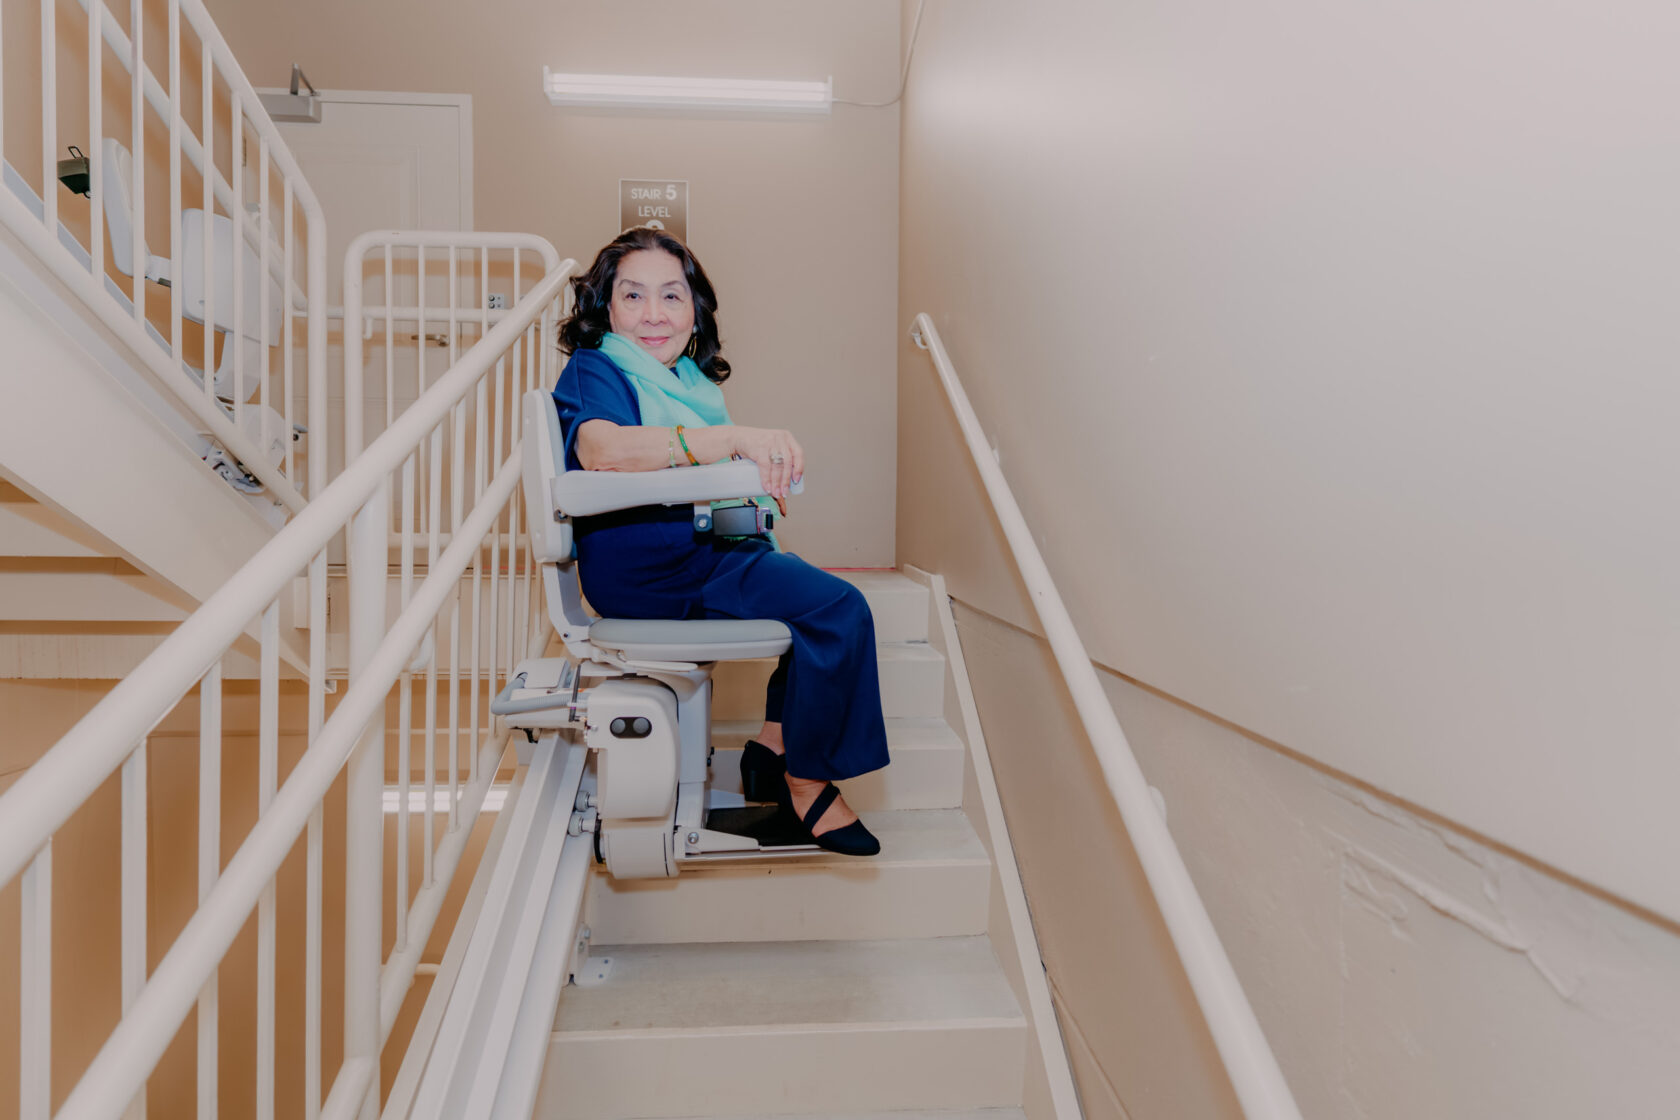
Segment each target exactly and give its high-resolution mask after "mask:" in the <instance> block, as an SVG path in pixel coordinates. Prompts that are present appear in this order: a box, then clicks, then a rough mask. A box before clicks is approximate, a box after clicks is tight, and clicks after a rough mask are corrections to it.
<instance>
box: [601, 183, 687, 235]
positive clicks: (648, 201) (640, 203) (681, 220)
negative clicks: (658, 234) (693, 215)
mask: <svg viewBox="0 0 1680 1120" xmlns="http://www.w3.org/2000/svg"><path fill="white" fill-rule="evenodd" d="M618 215H619V218H618V225H619V229H621V230H626V229H634V228H636V227H637V226H651V227H652V228H654V229H662V230H664V231H665V232H667V233H669V234H671V235H672V236H673V237H675V238H676V239H677V240H678V241H684V242H686V241H687V240H688V180H687V179H620V180H619V181H618Z"/></svg>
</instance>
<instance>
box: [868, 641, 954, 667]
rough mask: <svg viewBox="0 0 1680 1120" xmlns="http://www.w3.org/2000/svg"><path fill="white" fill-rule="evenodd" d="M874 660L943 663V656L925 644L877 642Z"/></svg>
mask: <svg viewBox="0 0 1680 1120" xmlns="http://www.w3.org/2000/svg"><path fill="white" fill-rule="evenodd" d="M875 658H876V660H877V661H892V662H898V663H910V662H914V663H923V662H930V661H933V662H938V663H939V664H941V665H943V664H944V663H945V655H944V654H943V653H940V652H939V651H938V650H936V649H934V648H933V647H932V646H931V645H929V644H928V643H926V642H879V643H877V644H876V646H875Z"/></svg>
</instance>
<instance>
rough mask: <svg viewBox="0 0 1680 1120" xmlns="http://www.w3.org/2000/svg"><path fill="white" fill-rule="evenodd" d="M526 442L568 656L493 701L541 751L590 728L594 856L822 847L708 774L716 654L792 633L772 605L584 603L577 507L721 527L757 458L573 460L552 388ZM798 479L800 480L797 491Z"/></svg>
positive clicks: (644, 868) (543, 665) (624, 866)
mask: <svg viewBox="0 0 1680 1120" xmlns="http://www.w3.org/2000/svg"><path fill="white" fill-rule="evenodd" d="M523 436H524V438H523V442H522V445H521V454H522V456H523V462H522V475H523V478H522V481H523V485H524V490H525V506H526V509H527V510H528V511H530V518H531V545H532V550H533V552H534V553H535V555H536V557H537V561H538V563H539V564H540V565H541V574H542V585H543V597H544V599H545V601H546V603H547V605H548V613H549V618H550V620H551V621H552V623H553V624H554V629H555V630H556V632H558V634H559V636H560V640H561V641H562V642H563V643H564V644H565V647H566V652H567V654H568V656H567V657H544V658H532V659H529V660H526V661H524V662H521V663H520V664H519V665H518V666H517V667H516V669H515V671H514V675H513V677H512V679H511V680H510V682H509V684H508V686H507V687H506V688H505V689H503V690H502V692H501V694H500V695H498V696H497V697H496V699H495V701H494V702H493V703H492V705H491V711H492V712H493V713H495V714H496V715H498V716H500V717H502V718H503V719H504V721H505V722H506V724H507V726H509V727H510V728H515V729H521V730H524V731H525V732H526V735H527V737H528V738H529V739H531V740H532V741H534V742H536V743H537V744H538V746H537V749H539V750H541V749H553V748H555V747H558V746H559V740H560V737H561V735H562V734H563V733H568V732H569V733H571V734H573V735H575V734H576V733H577V731H578V729H581V732H582V742H583V744H584V745H585V746H586V747H588V748H589V749H590V751H591V752H592V753H593V755H594V758H595V767H596V772H595V788H594V790H593V792H588V791H587V790H586V792H585V793H582V794H580V795H579V797H578V804H577V806H576V808H577V811H576V812H575V813H573V815H572V819H571V827H570V830H569V831H570V834H571V835H572V836H574V837H576V836H582V835H584V834H589V833H592V834H593V836H594V846H595V856H596V859H597V860H598V861H599V862H601V863H604V864H605V865H606V867H607V870H608V871H609V872H610V873H611V874H612V875H613V876H615V877H616V878H621V879H643V878H671V877H675V876H676V875H677V874H678V873H679V872H680V871H681V870H682V869H683V868H685V867H693V866H696V865H698V864H702V863H716V862H721V861H728V860H739V859H745V858H753V859H761V858H765V857H767V856H803V855H810V854H812V853H815V852H818V851H820V849H819V848H818V847H817V846H816V845H814V844H812V843H810V842H809V838H808V837H806V838H804V840H803V842H801V839H800V838H799V837H798V836H797V835H789V834H788V833H787V831H786V827H785V822H783V821H782V820H781V818H779V817H778V816H777V815H776V813H775V810H774V809H773V808H771V807H748V806H746V805H745V804H744V802H743V799H742V798H741V796H740V795H739V794H736V793H731V792H727V791H721V790H713V789H710V788H709V781H708V769H709V763H710V753H711V751H710V735H711V706H712V680H711V675H712V669H713V667H714V666H715V664H716V663H717V662H719V661H739V660H748V659H753V658H761V657H777V656H780V655H781V654H782V653H783V652H785V651H786V650H787V648H788V646H789V644H790V642H791V641H792V636H791V634H790V633H789V632H788V628H787V626H786V625H785V624H783V623H782V622H779V621H776V620H774V619H687V620H674V621H666V620H660V619H651V620H650V619H602V618H592V617H591V616H590V615H589V614H588V612H587V611H586V610H585V609H584V606H583V599H582V593H581V590H580V588H579V585H578V577H577V570H576V564H575V562H574V560H573V557H572V538H571V522H570V519H571V518H573V517H580V516H591V515H594V514H599V513H608V512H611V511H613V510H620V509H629V508H632V507H634V506H643V505H659V504H663V505H687V504H690V503H693V504H694V508H695V521H696V528H697V529H707V528H710V521H711V507H710V505H709V503H710V502H713V501H721V500H727V499H733V498H748V497H752V496H753V495H756V494H759V493H761V492H762V491H763V488H764V487H763V483H762V482H761V481H760V480H759V474H758V466H757V465H756V464H754V463H752V462H750V461H747V460H738V461H735V462H727V463H716V464H712V465H710V466H703V467H690V468H686V469H683V470H665V471H646V472H637V473H619V472H608V471H568V470H566V469H565V458H564V455H565V451H564V447H565V445H564V443H563V441H562V439H561V434H560V418H559V416H558V414H557V413H556V411H555V408H554V402H553V400H552V399H551V398H550V396H549V394H548V393H547V392H545V391H543V390H540V389H535V390H532V391H530V392H528V393H526V394H525V398H524V429H523ZM797 489H798V488H797V487H796V492H797Z"/></svg>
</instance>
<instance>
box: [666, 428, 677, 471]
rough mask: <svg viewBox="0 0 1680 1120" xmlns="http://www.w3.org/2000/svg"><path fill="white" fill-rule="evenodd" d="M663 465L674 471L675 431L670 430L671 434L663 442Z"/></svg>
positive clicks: (675, 456) (675, 463)
mask: <svg viewBox="0 0 1680 1120" xmlns="http://www.w3.org/2000/svg"><path fill="white" fill-rule="evenodd" d="M665 465H666V466H668V467H670V468H672V469H673V470H674V469H676V465H677V430H676V429H675V428H672V429H671V434H670V435H669V436H668V437H666V440H665Z"/></svg>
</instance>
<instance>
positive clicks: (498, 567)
mask: <svg viewBox="0 0 1680 1120" xmlns="http://www.w3.org/2000/svg"><path fill="white" fill-rule="evenodd" d="M495 387H496V407H495V411H494V412H493V413H492V414H491V435H490V463H491V469H492V470H494V469H495V467H497V466H499V465H500V464H501V463H502V461H503V458H504V457H503V455H502V428H503V421H504V419H505V417H506V412H507V408H506V403H507V394H506V389H507V358H506V356H505V355H504V356H502V357H499V358H497V359H496V386H495ZM501 576H502V515H501V514H499V513H498V514H497V515H496V520H495V521H493V522H492V523H491V525H490V604H489V616H490V634H489V641H490V683H489V692H490V695H492V696H494V695H495V694H496V693H497V692H498V691H499V690H500V689H501V687H502V686H501V681H500V680H498V679H497V678H498V676H499V673H498V670H499V669H500V667H501V664H502V643H501V635H502V631H501V619H502V616H501V601H500V592H501ZM508 675H509V676H512V675H513V670H512V667H511V666H510V667H509V669H508ZM492 723H493V721H492Z"/></svg>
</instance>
